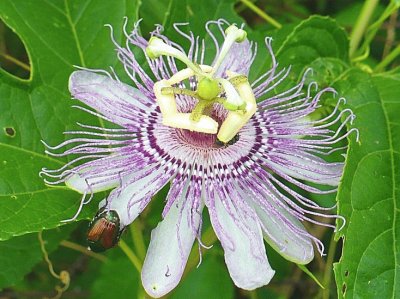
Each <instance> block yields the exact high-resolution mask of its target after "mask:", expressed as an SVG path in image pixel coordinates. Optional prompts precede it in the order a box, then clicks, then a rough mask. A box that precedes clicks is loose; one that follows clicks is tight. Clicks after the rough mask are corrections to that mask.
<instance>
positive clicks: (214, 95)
mask: <svg viewBox="0 0 400 299" xmlns="http://www.w3.org/2000/svg"><path fill="white" fill-rule="evenodd" d="M246 35H247V34H246V32H245V31H244V30H243V29H239V28H237V27H236V26H235V25H231V26H229V27H228V28H227V29H226V31H225V40H224V43H223V45H222V47H221V50H220V52H219V55H218V57H217V59H216V61H215V63H214V65H213V66H209V65H197V64H196V63H194V62H192V61H191V60H190V59H189V58H188V57H187V56H186V54H185V53H183V52H181V51H180V50H178V49H176V48H174V47H172V46H171V45H168V44H166V43H165V42H164V41H163V40H161V39H160V38H158V37H154V36H153V37H152V38H151V39H150V41H149V43H148V46H147V48H146V53H147V55H148V56H149V57H150V58H151V59H156V58H158V57H160V56H161V55H166V56H171V57H174V58H176V59H178V60H180V61H182V62H183V63H185V64H186V66H187V68H186V69H183V70H181V71H179V72H177V73H175V74H174V75H173V76H172V77H171V78H169V79H168V80H166V79H163V80H160V81H158V82H156V83H155V84H154V94H155V96H156V99H157V103H158V105H159V106H160V110H161V113H162V117H163V124H164V125H165V126H170V127H175V128H180V129H185V130H189V131H193V132H198V133H205V134H217V135H216V136H217V139H218V140H219V141H220V142H222V143H224V144H226V143H228V142H229V141H230V140H231V139H233V138H234V137H235V136H236V135H237V133H238V132H239V130H240V129H241V128H242V127H243V126H244V125H245V124H246V123H247V121H248V120H249V119H250V118H251V117H252V116H253V114H254V113H255V112H256V109H257V105H256V101H255V98H254V94H253V91H252V89H251V87H250V84H249V82H248V79H247V77H246V76H244V75H241V74H237V73H234V72H232V71H229V70H227V71H226V72H225V76H226V77H224V78H222V77H217V76H216V73H217V72H218V69H219V68H220V66H221V64H222V62H223V61H224V59H225V57H226V56H227V54H228V52H229V50H230V49H231V47H232V45H233V44H234V43H240V42H243V41H244V40H245V39H246ZM238 59H240V57H238ZM190 77H195V78H196V82H197V85H196V90H195V91H193V90H189V89H185V88H180V87H177V85H178V84H179V83H181V82H183V81H184V80H187V79H189V78H190ZM177 95H186V96H189V97H192V98H194V99H195V100H196V101H197V103H196V105H195V106H194V108H193V110H192V111H191V112H187V113H181V112H178V109H177V104H176V96H177ZM216 103H219V104H222V105H223V107H224V108H225V109H226V110H227V111H228V115H227V117H226V118H225V120H224V121H223V122H222V123H219V122H218V121H217V120H216V119H214V118H213V117H212V116H209V115H207V113H206V112H205V111H207V110H210V108H212V107H213V106H214V104H216ZM195 135H197V134H195Z"/></svg>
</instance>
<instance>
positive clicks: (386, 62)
mask: <svg viewBox="0 0 400 299" xmlns="http://www.w3.org/2000/svg"><path fill="white" fill-rule="evenodd" d="M399 55H400V45H398V46H397V47H396V48H394V50H393V51H392V52H390V53H389V54H388V55H387V56H386V57H385V58H384V59H383V60H382V61H381V62H380V63H379V64H378V65H377V66H376V67H375V70H374V71H375V72H381V71H383V70H384V69H385V67H386V66H388V65H389V64H390V63H391V62H392V61H393V60H394V59H395V58H396V57H397V56H399Z"/></svg>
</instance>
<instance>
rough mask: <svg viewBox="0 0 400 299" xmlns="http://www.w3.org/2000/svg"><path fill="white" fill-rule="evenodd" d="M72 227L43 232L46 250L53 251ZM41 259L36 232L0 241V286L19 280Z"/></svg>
mask: <svg viewBox="0 0 400 299" xmlns="http://www.w3.org/2000/svg"><path fill="white" fill-rule="evenodd" d="M73 227H74V226H71V225H69V226H66V227H63V228H62V229H54V230H51V231H47V232H45V233H43V240H44V242H45V248H46V251H47V252H48V253H50V252H52V251H54V250H55V249H56V248H57V246H58V243H59V242H60V241H61V240H63V239H65V238H66V237H67V236H68V235H69V234H70V233H71V230H72V228H73ZM42 259H43V253H42V251H41V249H40V243H39V239H38V234H37V233H32V234H26V235H23V236H20V237H16V238H12V239H11V240H7V241H3V242H0V288H3V287H8V286H12V285H14V284H15V283H17V282H18V281H20V280H21V279H22V278H23V277H24V276H25V275H26V274H27V273H28V272H29V271H30V270H31V269H32V267H33V266H34V265H35V264H37V263H38V262H40V261H42Z"/></svg>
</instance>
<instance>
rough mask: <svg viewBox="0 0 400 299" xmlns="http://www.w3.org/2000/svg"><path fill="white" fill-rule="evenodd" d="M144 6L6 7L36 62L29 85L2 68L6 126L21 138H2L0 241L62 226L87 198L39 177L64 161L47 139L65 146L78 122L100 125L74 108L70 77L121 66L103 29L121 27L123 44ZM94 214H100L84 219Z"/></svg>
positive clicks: (32, 1)
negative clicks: (82, 69) (47, 150)
mask: <svg viewBox="0 0 400 299" xmlns="http://www.w3.org/2000/svg"><path fill="white" fill-rule="evenodd" d="M38 5H39V6H40V9H37V7H38ZM137 9H138V6H137V5H136V4H135V1H125V0H118V1H112V2H110V1H101V0H92V1H91V0H77V1H67V0H65V1H61V0H59V1H45V0H42V1H40V2H39V1H36V0H17V1H14V0H13V1H11V0H4V1H1V2H0V17H1V19H2V20H4V22H5V23H6V24H7V25H8V26H10V27H11V28H12V29H13V30H15V31H16V32H17V33H18V35H19V36H20V37H21V39H22V40H23V42H24V43H25V46H26V49H27V51H28V53H29V57H30V60H31V61H30V64H31V79H30V80H27V81H21V80H20V79H18V78H15V77H13V76H11V75H9V74H8V73H6V72H5V71H4V70H2V69H0V80H1V81H0V82H1V84H0V98H1V101H0V111H2V117H1V118H0V128H10V127H11V128H13V129H14V130H15V137H13V138H10V137H9V136H7V135H6V134H0V157H1V163H0V174H1V176H0V198H1V199H2V200H1V201H0V219H1V220H0V225H1V227H2V230H1V231H0V240H5V239H8V238H10V237H12V236H17V235H21V234H25V233H30V232H35V231H40V230H42V229H44V228H46V229H49V228H53V227H56V226H59V225H60V221H61V220H65V219H69V218H71V217H72V216H73V215H74V213H75V211H76V210H77V208H78V202H79V200H80V195H79V194H77V193H74V192H71V191H67V190H66V189H63V188H60V189H54V188H48V187H47V186H45V185H44V183H43V180H42V179H40V178H39V177H38V173H39V171H40V170H41V168H42V167H48V168H52V167H53V168H58V167H60V165H62V163H63V159H57V161H56V160H55V159H51V158H49V157H48V156H45V155H44V147H43V145H42V144H41V142H40V140H45V141H46V142H48V143H49V144H51V145H56V144H58V143H60V142H61V141H63V140H64V138H66V137H65V136H64V135H63V134H62V132H63V131H66V130H69V129H72V128H76V125H75V122H76V121H78V120H79V121H80V122H85V121H87V122H88V123H90V124H92V125H95V124H99V120H97V119H95V118H93V117H90V116H89V115H88V114H87V113H83V112H81V111H77V110H76V109H72V108H71V105H73V102H72V101H71V100H70V94H69V92H68V90H67V84H68V77H69V75H70V74H71V73H72V71H73V70H74V68H73V65H79V66H90V67H91V68H104V69H107V68H108V67H109V66H114V65H115V63H116V56H115V55H114V45H113V44H112V43H111V42H110V33H109V30H107V29H106V28H105V27H104V26H103V25H104V24H107V23H111V24H113V26H114V27H115V28H118V29H119V30H116V31H115V39H116V40H117V41H121V40H122V30H120V28H122V23H123V17H124V16H126V15H130V16H131V17H130V20H131V22H132V21H134V20H135V18H136V17H137V16H136V15H135V10H137ZM32 12H34V13H32ZM100 125H102V124H101V123H100ZM64 162H65V160H64ZM88 214H93V209H86V211H85V212H84V213H82V214H81V215H80V216H79V217H80V218H86V217H87V215H88Z"/></svg>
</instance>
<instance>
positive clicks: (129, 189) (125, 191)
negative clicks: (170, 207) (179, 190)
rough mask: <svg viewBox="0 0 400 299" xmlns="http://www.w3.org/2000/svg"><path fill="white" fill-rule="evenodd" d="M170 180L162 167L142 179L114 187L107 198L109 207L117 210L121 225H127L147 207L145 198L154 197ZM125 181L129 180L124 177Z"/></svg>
mask: <svg viewBox="0 0 400 299" xmlns="http://www.w3.org/2000/svg"><path fill="white" fill-rule="evenodd" d="M168 180H169V178H168V177H165V173H164V171H163V170H162V169H161V170H159V171H157V170H154V171H152V172H150V173H149V174H146V175H143V177H141V178H140V179H138V180H135V181H133V182H131V183H129V184H128V183H126V184H125V183H124V184H123V186H121V187H120V188H117V189H114V190H113V191H112V192H111V193H110V195H109V197H108V199H107V208H109V209H110V210H115V211H117V213H118V215H119V218H120V221H121V226H127V225H129V224H131V223H132V222H133V221H134V220H135V219H136V218H137V217H138V216H139V214H140V213H141V212H142V210H143V209H144V208H145V206H143V204H142V203H143V200H146V199H150V198H151V197H153V195H154V194H156V193H157V192H158V191H159V190H160V189H161V188H162V187H163V186H164V185H165V184H166V183H167V182H168ZM123 181H128V180H127V179H124V180H123ZM133 203H134V204H133ZM130 205H131V206H130ZM129 206H130V208H129Z"/></svg>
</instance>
